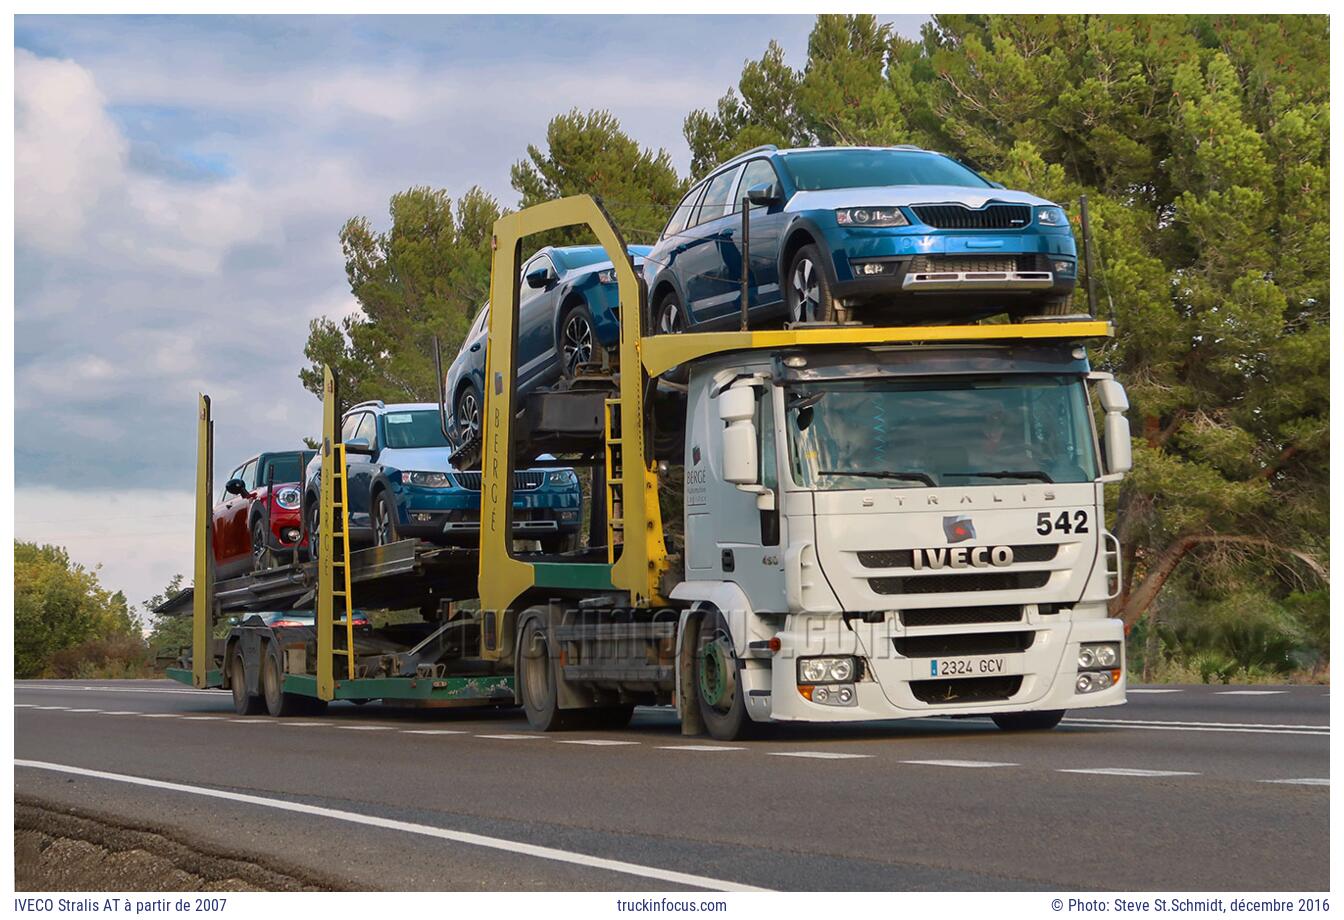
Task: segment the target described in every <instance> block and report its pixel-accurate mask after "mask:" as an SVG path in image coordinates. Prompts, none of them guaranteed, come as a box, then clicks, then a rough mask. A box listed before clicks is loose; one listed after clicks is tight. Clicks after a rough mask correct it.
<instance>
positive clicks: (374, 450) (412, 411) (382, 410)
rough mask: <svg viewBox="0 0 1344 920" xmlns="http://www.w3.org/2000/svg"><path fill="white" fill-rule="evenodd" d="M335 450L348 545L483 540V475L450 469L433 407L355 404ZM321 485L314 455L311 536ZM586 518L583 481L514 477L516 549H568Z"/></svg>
mask: <svg viewBox="0 0 1344 920" xmlns="http://www.w3.org/2000/svg"><path fill="white" fill-rule="evenodd" d="M341 440H343V441H344V442H345V445H346V477H347V478H346V488H347V489H348V491H349V493H350V508H349V515H350V518H349V520H350V536H351V538H352V540H353V541H354V542H357V543H372V544H374V545H385V544H388V543H396V542H397V541H398V540H404V539H407V538H417V539H421V540H429V541H431V542H434V543H438V544H442V545H461V544H475V543H476V542H477V541H478V540H479V539H480V518H481V473H480V471H479V470H475V471H471V470H459V469H456V468H455V467H453V466H452V465H451V464H449V462H448V455H449V453H450V448H449V446H448V439H447V438H445V437H444V435H443V428H442V425H441V422H440V419H439V407H438V405H437V404H435V403H400V404H392V405H388V404H384V403H383V402H381V401H377V400H374V401H371V402H364V403H360V404H358V405H356V406H352V407H350V409H348V410H347V411H346V413H345V415H344V416H342V419H341ZM321 476H322V455H321V454H320V453H319V454H317V455H316V456H314V457H313V459H312V461H311V462H310V463H309V464H308V469H307V471H306V472H305V477H304V491H303V509H304V521H305V522H306V523H307V526H308V532H309V533H310V534H316V533H317V532H318V522H319V515H318V507H319V506H318V500H319V495H320V494H321ZM582 509H583V496H582V492H581V490H580V488H579V478H578V476H577V475H575V473H574V471H573V470H572V469H564V468H557V469H546V468H537V469H528V470H517V471H515V473H514V488H513V535H514V537H515V538H516V539H520V540H524V539H526V540H539V541H540V542H541V548H542V550H543V551H545V552H547V553H557V552H563V551H565V550H568V549H573V548H574V547H575V546H576V545H577V541H578V534H579V525H580V519H581V514H582ZM311 542H312V545H313V546H314V547H316V546H317V545H318V544H317V541H316V540H313V541H311Z"/></svg>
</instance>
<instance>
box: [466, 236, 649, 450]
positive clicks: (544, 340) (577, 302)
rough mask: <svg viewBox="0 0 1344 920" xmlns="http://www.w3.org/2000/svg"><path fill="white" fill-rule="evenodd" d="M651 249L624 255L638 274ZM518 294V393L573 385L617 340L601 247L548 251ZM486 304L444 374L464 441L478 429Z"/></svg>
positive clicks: (613, 291)
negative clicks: (558, 382) (559, 384)
mask: <svg viewBox="0 0 1344 920" xmlns="http://www.w3.org/2000/svg"><path fill="white" fill-rule="evenodd" d="M649 248H650V247H648V246H629V247H627V248H626V251H627V252H628V253H629V254H630V258H631V260H632V262H633V264H634V267H635V271H636V272H638V271H640V269H641V267H642V265H643V259H644V256H646V255H647V254H648V252H649ZM522 277H523V281H522V286H521V289H520V291H519V295H518V316H519V325H518V354H517V359H516V360H517V362H518V363H517V366H518V393H520V394H521V393H525V392H527V391H528V390H531V389H533V388H535V387H541V386H548V385H550V384H551V383H554V382H555V381H556V380H559V379H560V378H562V377H563V378H568V379H572V378H573V377H574V375H575V374H576V373H577V372H578V370H579V368H580V367H582V366H583V365H584V364H590V363H600V362H601V359H602V351H603V350H604V349H607V350H610V349H614V348H615V347H616V346H617V345H618V344H619V343H620V341H621V324H620V319H619V317H620V298H619V297H618V295H617V286H616V270H615V269H614V268H613V267H612V264H611V261H610V260H609V259H608V258H607V253H606V250H605V249H603V248H602V247H601V246H547V247H546V248H545V249H540V250H538V251H537V252H535V253H533V255H532V257H531V258H530V259H528V260H527V262H525V263H524V264H523V270H522ZM489 326H490V305H489V304H488V303H487V304H486V305H485V306H483V307H481V310H480V312H479V313H477V314H476V319H475V321H474V322H473V323H472V324H471V329H470V330H469V331H468V332H467V337H466V340H465V341H464V342H463V343H462V349H461V351H459V352H458V354H457V357H456V358H454V359H453V363H452V365H450V366H449V368H448V371H447V373H446V374H445V378H446V379H445V381H444V390H443V392H444V393H445V394H446V395H447V398H448V405H449V407H450V411H451V413H452V416H453V425H454V428H455V429H456V431H457V440H458V441H459V442H462V441H463V439H464V438H466V439H469V438H470V436H471V435H472V434H474V433H475V432H478V431H480V429H481V406H482V401H481V394H482V393H483V392H485V390H484V387H485V343H486V340H487V339H488V337H489V335H490V329H489Z"/></svg>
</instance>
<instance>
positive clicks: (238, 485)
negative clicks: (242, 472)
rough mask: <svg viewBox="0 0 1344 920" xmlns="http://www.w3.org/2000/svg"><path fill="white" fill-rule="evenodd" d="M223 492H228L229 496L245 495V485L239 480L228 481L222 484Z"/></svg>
mask: <svg viewBox="0 0 1344 920" xmlns="http://www.w3.org/2000/svg"><path fill="white" fill-rule="evenodd" d="M224 491H225V492H228V493H229V494H230V495H246V494H247V483H245V482H243V481H242V480H241V479H230V480H229V481H228V482H226V483H224Z"/></svg>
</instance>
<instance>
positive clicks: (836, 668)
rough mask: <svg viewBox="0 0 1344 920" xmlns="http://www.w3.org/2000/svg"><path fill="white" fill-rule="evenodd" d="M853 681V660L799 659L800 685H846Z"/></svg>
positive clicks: (846, 658)
mask: <svg viewBox="0 0 1344 920" xmlns="http://www.w3.org/2000/svg"><path fill="white" fill-rule="evenodd" d="M853 679H854V659H853V658H849V657H845V658H799V659H798V683H800V684H844V683H849V682H850V681H852V680H853Z"/></svg>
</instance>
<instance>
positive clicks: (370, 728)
mask: <svg viewBox="0 0 1344 920" xmlns="http://www.w3.org/2000/svg"><path fill="white" fill-rule="evenodd" d="M280 724H282V725H283V724H284V723H283V722H282V723H280ZM338 727H340V728H343V729H345V730H346V731H348V732H390V731H394V730H395V728H394V726H391V725H341V726H338Z"/></svg>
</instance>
